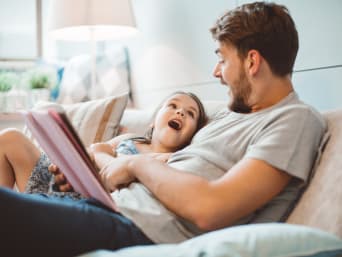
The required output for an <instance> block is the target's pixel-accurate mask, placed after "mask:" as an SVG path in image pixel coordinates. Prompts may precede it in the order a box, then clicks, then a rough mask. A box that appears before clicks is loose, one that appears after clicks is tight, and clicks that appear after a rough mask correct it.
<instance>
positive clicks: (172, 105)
mask: <svg viewBox="0 0 342 257" xmlns="http://www.w3.org/2000/svg"><path fill="white" fill-rule="evenodd" d="M169 106H170V107H171V108H172V109H176V108H177V105H176V104H174V103H170V104H169Z"/></svg>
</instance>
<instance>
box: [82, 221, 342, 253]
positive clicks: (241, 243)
mask: <svg viewBox="0 0 342 257" xmlns="http://www.w3.org/2000/svg"><path fill="white" fill-rule="evenodd" d="M340 254H342V240H341V239H339V238H337V237H335V236H333V235H331V234H329V233H326V232H323V231H321V230H318V229H313V228H308V227H304V226H298V225H290V224H279V223H269V224H254V225H242V226H236V227H231V228H227V229H222V230H218V231H214V232H211V233H207V234H204V235H202V236H199V237H195V238H193V239H190V240H187V241H185V242H183V243H181V244H164V245H153V246H136V247H130V248H126V249H122V250H119V251H116V252H110V251H97V252H93V253H89V254H86V255H82V257H160V256H163V257H200V256H205V257H223V256H225V257H241V256H244V257H249V256H250V257H252V256H253V257H259V256H260V257H271V256H272V257H275V256H278V257H294V256H302V257H304V256H306V257H309V256H310V257H323V256H324V257H329V256H331V257H332V256H340Z"/></svg>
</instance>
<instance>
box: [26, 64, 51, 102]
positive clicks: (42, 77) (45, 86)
mask: <svg viewBox="0 0 342 257" xmlns="http://www.w3.org/2000/svg"><path fill="white" fill-rule="evenodd" d="M23 77H24V78H23V81H24V83H25V84H26V85H27V87H28V89H29V91H30V98H31V106H33V105H34V104H35V103H36V102H38V101H41V100H42V101H48V100H49V99H50V90H51V88H52V87H54V86H55V84H56V73H55V71H54V70H52V69H49V68H36V69H32V70H29V71H27V72H26V73H25V74H24V75H23Z"/></svg>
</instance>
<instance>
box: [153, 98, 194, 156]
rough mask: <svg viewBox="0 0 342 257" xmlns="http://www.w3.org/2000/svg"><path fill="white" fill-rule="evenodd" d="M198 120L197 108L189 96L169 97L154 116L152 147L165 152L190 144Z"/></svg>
mask: <svg viewBox="0 0 342 257" xmlns="http://www.w3.org/2000/svg"><path fill="white" fill-rule="evenodd" d="M198 118H199V107H198V105H197V103H196V102H195V100H193V99H192V98H191V97H190V96H188V95H186V94H175V95H173V96H171V97H169V98H168V99H167V100H166V102H165V103H164V104H163V105H162V107H161V108H160V110H159V111H158V112H157V114H156V117H155V120H154V123H153V126H154V130H153V136H152V145H155V146H158V147H159V149H160V148H161V149H163V151H165V152H174V151H176V150H178V149H181V148H183V147H184V146H185V145H187V144H189V143H190V140H191V138H192V136H193V135H194V133H195V131H196V128H197V124H198ZM159 152H160V150H159Z"/></svg>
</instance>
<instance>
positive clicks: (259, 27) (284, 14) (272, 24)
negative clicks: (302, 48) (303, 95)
mask: <svg viewBox="0 0 342 257" xmlns="http://www.w3.org/2000/svg"><path fill="white" fill-rule="evenodd" d="M210 31H211V33H212V35H213V37H214V39H215V40H218V41H220V42H222V43H228V44H232V45H233V46H234V47H236V48H237V50H238V54H239V56H240V58H245V57H246V56H247V53H248V51H249V50H252V49H254V50H257V51H259V53H260V54H261V55H262V56H263V58H264V59H265V60H266V61H267V63H268V64H269V66H270V68H271V70H272V72H273V73H274V74H275V75H278V76H285V75H287V74H291V73H292V69H293V65H294V62H295V59H296V56H297V52H298V33H297V30H296V26H295V23H294V21H293V20H292V18H291V16H290V14H289V11H288V9H287V8H286V7H285V6H282V5H278V4H275V3H266V2H255V3H250V4H245V5H242V6H239V7H237V8H236V9H234V10H231V11H228V12H227V13H225V14H224V15H223V16H221V17H220V18H219V19H218V20H217V21H216V24H215V25H214V27H212V28H211V29H210Z"/></svg>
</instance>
